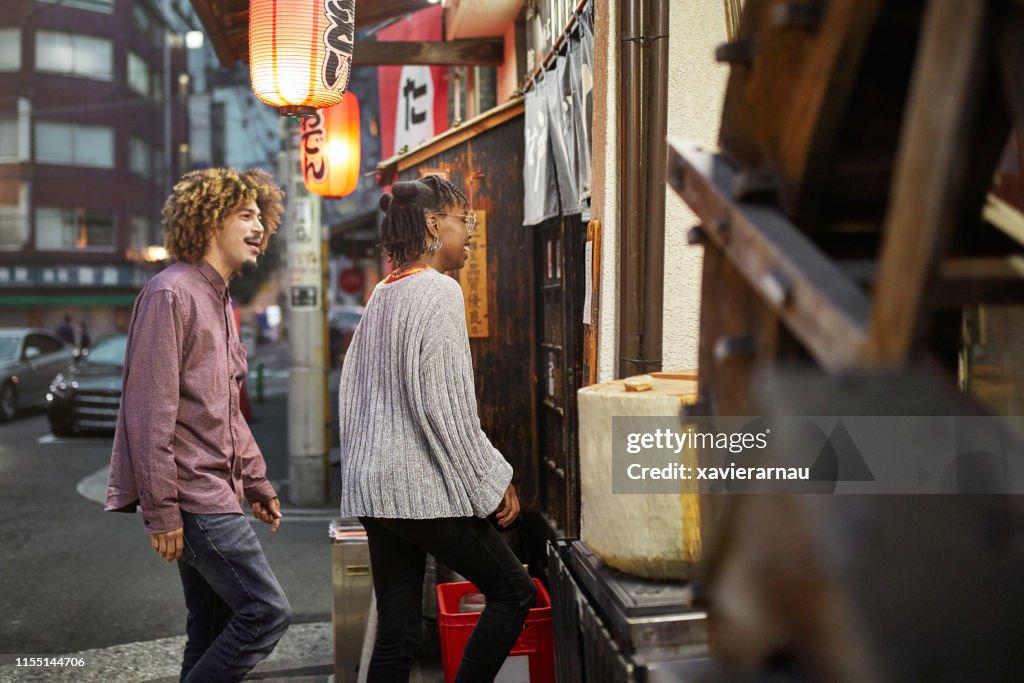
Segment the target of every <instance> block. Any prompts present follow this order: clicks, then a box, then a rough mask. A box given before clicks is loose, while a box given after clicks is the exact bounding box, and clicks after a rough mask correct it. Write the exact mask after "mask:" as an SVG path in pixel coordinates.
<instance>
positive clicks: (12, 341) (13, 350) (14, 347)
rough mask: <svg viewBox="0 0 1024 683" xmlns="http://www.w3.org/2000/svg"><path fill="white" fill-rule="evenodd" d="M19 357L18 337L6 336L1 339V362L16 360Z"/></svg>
mask: <svg viewBox="0 0 1024 683" xmlns="http://www.w3.org/2000/svg"><path fill="white" fill-rule="evenodd" d="M17 357H18V337H15V336H12V335H4V336H2V337H0V360H14V359H15V358H17Z"/></svg>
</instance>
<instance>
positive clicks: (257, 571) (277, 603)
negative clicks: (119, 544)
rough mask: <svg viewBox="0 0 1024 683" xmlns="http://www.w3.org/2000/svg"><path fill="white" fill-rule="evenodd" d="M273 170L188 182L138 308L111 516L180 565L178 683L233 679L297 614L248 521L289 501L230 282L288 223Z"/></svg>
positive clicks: (198, 176)
mask: <svg viewBox="0 0 1024 683" xmlns="http://www.w3.org/2000/svg"><path fill="white" fill-rule="evenodd" d="M282 197H283V193H282V192H281V190H280V188H278V187H277V185H275V184H274V181H273V179H272V178H271V177H270V175H269V174H267V173H265V172H263V171H260V170H257V169H253V170H249V171H245V172H239V171H236V170H234V169H224V168H212V169H207V170H203V171H192V172H189V173H186V174H185V175H184V176H183V177H182V178H181V180H179V181H178V183H177V184H176V185H175V186H174V191H173V192H172V193H171V196H170V198H168V200H167V203H166V204H165V205H164V209H163V215H164V234H165V243H166V245H167V250H168V251H169V252H170V254H171V256H173V257H174V258H176V259H177V262H176V263H174V264H173V265H171V266H169V267H168V268H166V269H165V270H163V271H162V272H161V273H159V274H158V275H156V276H155V277H154V278H153V279H152V280H150V281H149V283H148V284H147V285H146V286H145V288H143V290H142V292H141V293H140V294H139V297H138V299H136V301H135V309H134V310H133V311H132V319H131V324H130V327H129V330H128V346H127V350H126V352H125V368H124V394H123V397H122V400H121V410H120V413H119V415H118V419H117V432H116V434H115V436H114V448H113V453H112V456H111V462H110V479H109V482H108V487H107V504H106V509H107V510H113V511H124V512H134V511H135V509H136V507H141V508H142V518H143V522H144V524H145V528H146V531H147V532H148V533H149V534H150V544H151V545H152V547H153V550H155V551H156V552H157V553H158V554H159V555H160V557H162V558H163V559H165V560H166V561H167V562H172V561H175V560H176V561H177V563H178V571H179V573H180V575H181V583H182V586H183V587H184V592H185V604H186V607H187V608H188V620H187V623H186V633H187V636H188V637H187V641H186V644H185V653H184V657H183V659H182V666H181V680H183V681H238V680H240V679H241V678H242V677H243V676H244V675H245V674H246V673H247V672H248V671H249V670H250V669H252V668H253V667H254V666H255V665H256V664H257V663H258V662H260V661H261V660H262V659H263V658H265V657H266V656H267V655H268V654H270V652H271V651H272V650H273V649H274V646H275V645H276V644H277V641H278V640H280V638H281V636H282V635H283V634H284V632H285V630H286V629H287V628H288V625H289V623H290V622H291V606H290V605H289V604H288V599H287V598H286V597H285V594H284V591H283V590H281V586H280V584H279V583H278V582H277V578H276V577H275V576H274V573H273V572H272V571H271V569H270V566H269V565H268V564H267V560H266V557H265V556H264V554H263V549H262V548H261V546H260V544H259V541H258V540H257V538H256V534H255V533H254V532H253V529H252V527H251V526H250V524H249V520H248V519H247V517H246V516H245V513H244V511H243V507H242V506H243V500H242V499H243V497H244V498H245V499H246V500H248V501H249V503H250V504H251V505H252V511H253V514H254V516H255V517H257V518H258V519H260V520H262V521H263V522H266V523H268V524H270V525H271V531H277V528H278V526H279V525H280V524H281V502H280V500H279V499H278V497H277V493H276V492H275V491H274V487H273V486H272V485H271V484H270V482H269V481H268V480H267V468H266V463H265V462H264V460H263V455H262V453H261V452H260V450H259V448H258V447H257V445H256V442H255V440H254V439H253V436H252V433H251V432H250V431H249V426H248V425H247V424H246V422H245V420H244V419H243V418H242V414H241V411H240V409H239V393H240V389H241V384H242V381H243V380H244V379H245V374H246V367H247V366H246V349H245V346H244V345H243V344H242V343H241V342H240V341H239V339H238V332H237V329H236V328H235V326H234V324H233V321H234V318H233V316H232V314H231V299H230V297H229V295H228V283H229V282H230V281H231V279H232V278H233V277H235V276H236V275H238V273H240V272H241V271H242V270H243V269H245V268H247V267H254V266H255V265H256V259H257V257H258V256H259V255H260V254H261V253H262V252H263V251H264V250H265V249H266V246H267V241H268V240H269V239H270V236H271V235H273V234H274V231H275V230H276V229H277V226H278V224H279V223H280V220H281V211H282V206H281V203H280V202H281V198H282Z"/></svg>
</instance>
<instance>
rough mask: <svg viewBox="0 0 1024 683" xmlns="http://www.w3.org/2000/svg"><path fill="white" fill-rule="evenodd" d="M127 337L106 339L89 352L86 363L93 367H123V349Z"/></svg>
mask: <svg viewBox="0 0 1024 683" xmlns="http://www.w3.org/2000/svg"><path fill="white" fill-rule="evenodd" d="M127 343H128V337H126V336H124V335H118V336H116V337H107V338H106V339H104V340H102V341H100V342H99V343H98V344H96V346H95V347H93V348H92V349H90V350H89V356H88V361H89V362H90V363H92V364H94V365H124V348H125V345H126V344H127Z"/></svg>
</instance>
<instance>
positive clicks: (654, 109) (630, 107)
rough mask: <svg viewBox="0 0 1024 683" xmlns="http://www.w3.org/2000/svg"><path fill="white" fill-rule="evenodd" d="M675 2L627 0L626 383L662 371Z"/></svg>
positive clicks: (623, 94) (622, 340) (622, 370)
mask: <svg viewBox="0 0 1024 683" xmlns="http://www.w3.org/2000/svg"><path fill="white" fill-rule="evenodd" d="M668 11H669V8H668V0H622V6H621V17H622V22H621V24H622V36H623V42H622V72H621V73H622V87H621V89H620V109H621V117H622V118H621V140H622V144H621V149H622V155H623V157H622V173H621V176H620V177H621V179H622V181H621V183H620V186H621V191H620V192H621V194H620V200H619V221H620V225H621V226H622V229H621V230H622V232H621V240H620V247H619V249H620V251H619V263H620V270H619V368H618V370H619V376H620V377H627V376H629V375H635V374H640V373H645V372H652V371H656V370H660V369H661V352H662V344H661V337H662V311H663V301H664V295H663V289H664V270H665V267H664V263H665V259H664V250H665V234H664V233H665V230H664V224H665V164H666V152H665V138H666V135H667V124H666V107H667V104H666V96H667V90H668V69H667V66H668V37H667V34H668Z"/></svg>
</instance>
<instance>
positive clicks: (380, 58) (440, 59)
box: [353, 37, 505, 66]
mask: <svg viewBox="0 0 1024 683" xmlns="http://www.w3.org/2000/svg"><path fill="white" fill-rule="evenodd" d="M504 42H505V41H504V39H503V38H501V37H498V38H481V39H472V40H452V41H448V42H428V41H413V40H409V41H395V42H386V41H371V40H365V41H364V40H357V41H356V44H355V49H354V52H353V64H355V65H356V66H375V65H379V64H428V65H433V66H452V65H463V64H468V65H475V66H500V65H501V64H502V61H503V60H504V47H503V45H504Z"/></svg>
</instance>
